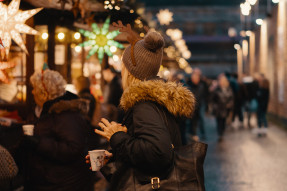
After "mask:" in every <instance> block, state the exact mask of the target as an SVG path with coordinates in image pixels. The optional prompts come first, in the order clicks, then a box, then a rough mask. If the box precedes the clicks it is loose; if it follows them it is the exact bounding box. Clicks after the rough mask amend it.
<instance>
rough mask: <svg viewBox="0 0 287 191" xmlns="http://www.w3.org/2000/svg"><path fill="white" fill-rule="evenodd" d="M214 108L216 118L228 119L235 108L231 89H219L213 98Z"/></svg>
mask: <svg viewBox="0 0 287 191" xmlns="http://www.w3.org/2000/svg"><path fill="white" fill-rule="evenodd" d="M212 103H213V105H212V108H213V113H214V115H215V116H216V117H220V118H226V117H227V116H228V114H229V112H230V110H231V109H232V108H233V93H232V90H231V88H227V89H226V90H222V89H221V88H220V87H218V88H217V89H216V90H215V91H214V92H213V96H212Z"/></svg>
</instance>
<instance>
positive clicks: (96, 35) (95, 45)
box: [79, 17, 124, 63]
mask: <svg viewBox="0 0 287 191" xmlns="http://www.w3.org/2000/svg"><path fill="white" fill-rule="evenodd" d="M109 27H110V18H109V17H108V18H107V19H106V21H105V23H104V25H103V27H102V28H101V29H100V28H99V27H98V26H97V24H96V23H93V24H92V31H86V30H83V29H80V30H79V32H80V33H81V34H83V35H84V36H85V37H88V38H89V40H88V41H85V42H83V43H81V44H79V46H82V47H87V46H90V47H91V50H90V51H89V54H88V55H87V59H89V58H90V57H91V56H92V55H93V54H95V53H96V52H97V53H98V59H99V60H100V63H102V60H103V58H104V54H105V53H106V54H107V55H108V56H110V57H111V56H113V53H112V52H111V51H110V48H111V46H115V47H118V48H124V46H123V45H122V44H120V43H119V42H117V41H115V40H113V39H114V38H115V37H116V36H118V35H119V34H120V32H119V31H118V30H116V31H112V32H109Z"/></svg>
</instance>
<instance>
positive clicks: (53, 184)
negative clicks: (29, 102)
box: [23, 69, 92, 191]
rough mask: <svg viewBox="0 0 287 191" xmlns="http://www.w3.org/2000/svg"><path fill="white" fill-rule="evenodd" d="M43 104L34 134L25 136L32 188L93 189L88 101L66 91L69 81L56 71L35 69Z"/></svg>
mask: <svg viewBox="0 0 287 191" xmlns="http://www.w3.org/2000/svg"><path fill="white" fill-rule="evenodd" d="M30 81H31V84H32V86H33V91H32V93H33V95H34V99H35V102H36V104H37V105H38V106H39V108H40V113H39V114H40V116H39V119H38V121H37V123H36V124H35V128H34V135H33V136H25V138H24V141H23V145H25V148H26V149H28V152H29V157H28V172H29V173H28V177H27V180H26V181H27V182H26V185H25V190H28V191H56V190H59V191H60V190H61V191H62V190H73V191H90V190H92V181H91V172H90V171H89V166H88V165H87V164H85V162H84V161H83V157H84V156H85V155H86V153H87V145H86V139H87V132H88V124H87V120H86V115H87V113H88V108H89V106H88V103H87V102H86V101H85V100H81V99H78V96H77V95H74V94H72V93H70V92H66V91H65V86H66V81H65V80H64V78H63V77H62V76H61V75H60V74H59V73H58V72H56V71H52V70H49V69H46V70H43V71H42V72H35V73H34V74H33V75H32V76H31V78H30Z"/></svg>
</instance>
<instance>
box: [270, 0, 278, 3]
mask: <svg viewBox="0 0 287 191" xmlns="http://www.w3.org/2000/svg"><path fill="white" fill-rule="evenodd" d="M272 2H273V3H279V2H280V0H272Z"/></svg>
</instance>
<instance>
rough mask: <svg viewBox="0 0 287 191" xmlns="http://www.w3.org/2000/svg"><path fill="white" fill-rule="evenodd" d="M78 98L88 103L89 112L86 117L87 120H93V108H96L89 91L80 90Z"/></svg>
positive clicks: (94, 100)
mask: <svg viewBox="0 0 287 191" xmlns="http://www.w3.org/2000/svg"><path fill="white" fill-rule="evenodd" d="M78 96H79V97H80V98H83V99H86V100H88V101H89V112H88V116H89V119H90V120H91V119H92V118H93V115H94V112H95V108H96V99H95V97H94V96H93V94H91V92H90V90H89V89H84V90H82V91H81V92H80V93H79V94H78Z"/></svg>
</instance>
